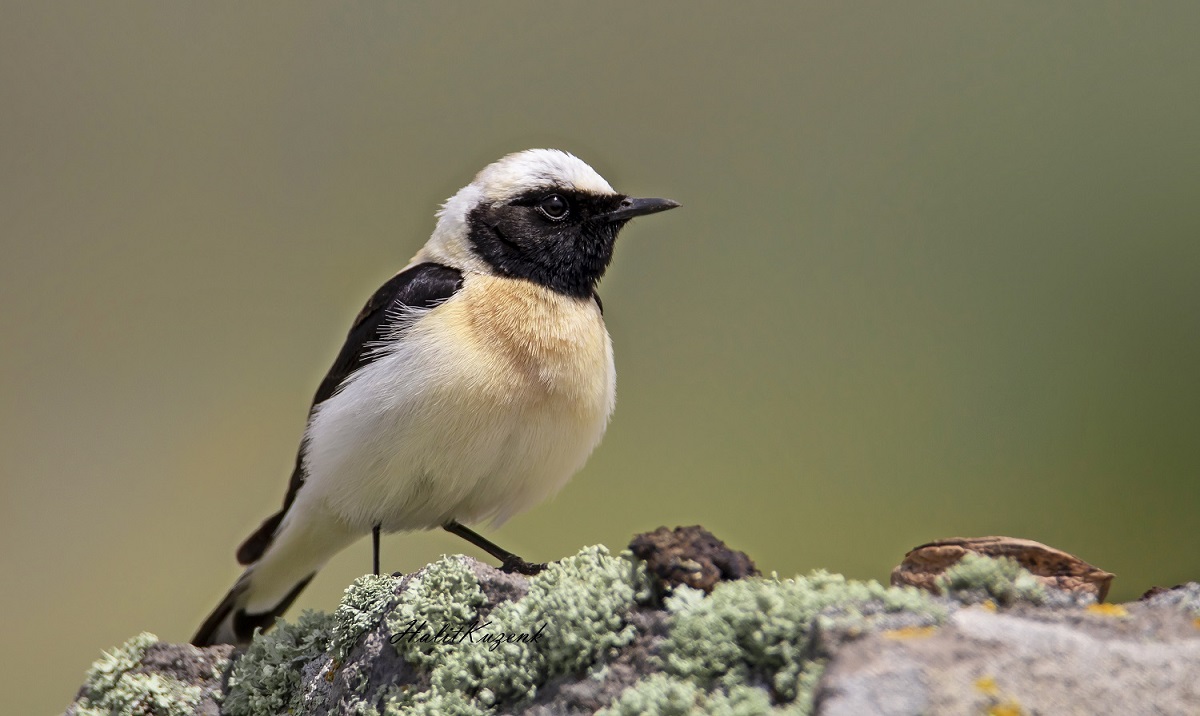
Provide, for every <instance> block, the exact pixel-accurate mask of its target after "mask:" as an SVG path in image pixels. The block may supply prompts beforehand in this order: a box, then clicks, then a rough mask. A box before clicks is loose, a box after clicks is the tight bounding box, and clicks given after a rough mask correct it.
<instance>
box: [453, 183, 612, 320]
mask: <svg viewBox="0 0 1200 716" xmlns="http://www.w3.org/2000/svg"><path fill="white" fill-rule="evenodd" d="M622 202H625V203H626V204H627V203H628V202H629V199H627V198H626V197H624V196H622V195H620V194H609V195H596V194H589V193H585V192H578V191H566V190H563V189H556V188H548V189H545V190H540V191H532V192H527V193H525V194H522V195H521V196H519V197H517V198H515V199H512V200H509V201H507V202H504V203H499V204H491V205H483V206H480V207H477V208H476V209H475V210H474V211H472V212H471V214H470V216H469V217H468V218H467V225H468V230H469V231H470V241H471V244H472V245H473V246H474V249H475V252H476V253H477V254H478V255H479V256H480V258H482V259H483V260H484V261H486V262H487V263H488V264H489V265H490V266H491V267H492V268H493V269H495V270H496V273H498V274H500V275H501V276H508V277H511V278H523V279H528V280H530V281H533V282H534V283H537V284H540V285H542V286H546V287H547V288H550V289H552V290H554V291H557V292H559V293H563V294H566V295H568V296H574V297H576V298H587V297H588V296H591V295H592V294H593V293H594V292H595V289H596V284H597V283H598V282H599V281H600V278H601V277H602V276H603V275H604V271H605V270H606V269H607V268H608V265H609V263H610V262H611V261H612V254H613V245H614V244H615V243H616V240H617V234H618V233H619V232H620V230H621V227H622V226H624V225H625V223H626V222H627V221H628V220H629V218H630V217H625V216H617V217H613V216H611V215H612V214H614V213H615V212H619V211H620V209H621V207H622Z"/></svg>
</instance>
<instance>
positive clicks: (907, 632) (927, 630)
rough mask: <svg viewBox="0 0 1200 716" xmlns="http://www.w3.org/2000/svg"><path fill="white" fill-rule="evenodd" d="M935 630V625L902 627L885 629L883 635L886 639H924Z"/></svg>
mask: <svg viewBox="0 0 1200 716" xmlns="http://www.w3.org/2000/svg"><path fill="white" fill-rule="evenodd" d="M935 631H937V627H931V626H923V627H904V628H902V629H892V630H891V631H885V632H884V633H883V636H884V637H886V638H888V639H924V638H925V637H927V636H932V635H933V633H934V632H935Z"/></svg>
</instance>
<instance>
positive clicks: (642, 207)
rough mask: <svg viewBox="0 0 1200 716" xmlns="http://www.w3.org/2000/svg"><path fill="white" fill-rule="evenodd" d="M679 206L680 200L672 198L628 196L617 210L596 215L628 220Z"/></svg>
mask: <svg viewBox="0 0 1200 716" xmlns="http://www.w3.org/2000/svg"><path fill="white" fill-rule="evenodd" d="M677 206H679V202H677V201H671V200H670V199H633V198H628V199H625V200H624V201H622V202H621V205H620V206H619V207H617V209H616V210H615V211H610V212H608V213H607V214H601V215H600V216H598V217H596V218H598V219H600V220H601V221H628V220H629V219H632V218H633V217H635V216H645V215H646V214H657V213H658V212H660V211H666V210H667V209H674V208H675V207H677Z"/></svg>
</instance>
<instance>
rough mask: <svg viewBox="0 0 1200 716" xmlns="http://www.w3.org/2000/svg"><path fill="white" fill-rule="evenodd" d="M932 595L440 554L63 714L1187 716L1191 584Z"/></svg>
mask: <svg viewBox="0 0 1200 716" xmlns="http://www.w3.org/2000/svg"><path fill="white" fill-rule="evenodd" d="M680 559H688V557H687V555H686V554H682V555H681V556H680ZM937 591H938V592H939V594H931V593H928V592H924V591H920V590H917V589H914V588H911V587H903V588H897V587H885V586H883V585H881V584H878V583H876V582H860V581H855V580H848V579H846V578H844V577H842V576H840V575H836V574H829V573H826V572H822V571H816V572H813V573H811V574H809V575H806V576H802V577H796V578H793V579H779V578H776V577H769V578H763V577H747V578H743V579H738V580H736V581H717V582H716V583H714V584H713V585H712V589H711V592H710V593H706V592H705V591H703V590H699V589H692V588H689V587H687V586H684V585H682V584H680V585H677V586H675V587H674V588H673V590H672V593H671V595H670V596H668V597H666V599H665V600H660V599H659V597H660V596H661V595H662V594H663V592H661V591H659V590H658V589H657V588H656V586H655V583H654V578H653V577H652V576H651V575H650V573H649V570H648V569H647V567H646V565H645V563H643V562H642V561H640V560H638V559H636V558H635V557H634V556H633V555H632V554H631V553H628V552H627V553H624V554H621V555H613V554H610V553H609V552H608V550H606V549H605V548H603V547H590V548H586V549H584V550H582V551H581V552H580V553H579V554H577V555H574V556H572V557H569V558H567V559H564V560H562V561H560V562H558V563H555V564H552V565H550V566H549V567H548V568H547V569H546V570H545V571H543V572H542V573H541V574H539V575H537V576H536V577H532V578H527V577H524V576H520V575H512V574H506V573H503V572H501V571H499V570H496V569H494V568H492V567H490V566H487V565H485V564H483V563H481V562H478V561H476V560H473V559H470V558H467V557H461V556H454V557H445V558H443V559H441V560H438V561H437V562H434V563H433V564H430V565H428V566H427V567H425V568H424V569H422V570H420V571H418V572H415V573H413V574H409V575H395V576H366V577H362V578H360V579H358V580H356V581H355V582H354V584H352V585H350V587H349V588H347V590H346V593H345V596H344V597H343V599H342V602H341V604H340V605H339V606H338V608H337V609H336V610H335V611H334V612H332V613H331V614H321V613H313V612H306V613H304V614H301V615H299V617H298V618H297V619H296V620H295V621H294V622H283V621H282V620H281V622H280V623H279V624H278V625H276V627H275V628H274V629H273V630H272V631H269V632H267V633H262V634H258V635H256V636H255V638H254V640H253V642H252V643H251V645H250V647H249V648H248V649H247V650H245V651H244V652H242V653H240V654H237V653H231V648H230V647H210V648H207V649H197V648H195V647H192V646H189V645H173V644H162V643H159V642H157V640H156V639H155V638H154V637H153V636H152V635H149V634H143V635H139V636H138V637H135V638H134V639H131V640H130V641H129V642H128V643H126V644H125V645H123V646H122V647H120V648H118V649H116V650H114V651H113V652H112V653H109V654H105V655H104V656H103V657H102V658H101V659H100V660H98V661H97V662H96V664H95V665H94V666H93V668H92V669H91V670H90V671H89V672H88V676H87V682H86V683H85V684H84V686H83V688H82V689H80V692H79V696H78V698H77V700H76V702H75V703H74V704H72V705H71V707H70V708H69V709H68V712H67V713H68V714H76V715H79V716H99V715H100V714H105V715H107V716H149V715H150V714H156V715H166V716H183V715H184V714H207V715H209V716H216V714H217V713H218V711H219V712H220V713H223V714H228V715H229V716H268V715H269V716H277V715H280V714H295V715H300V714H305V715H313V716H323V715H324V714H350V715H356V716H399V715H400V714H429V715H431V716H432V715H434V714H450V715H454V714H458V715H462V716H484V715H489V716H490V715H500V714H527V715H537V716H558V715H560V714H569V715H570V714H594V713H603V714H605V715H606V716H623V715H625V714H714V715H715V714H720V715H722V716H735V715H737V716H743V715H744V716H749V715H751V714H780V715H788V716H809V715H812V714H816V715H825V714H835V715H837V714H856V715H857V714H904V715H908V714H913V715H915V714H929V715H931V716H938V715H939V714H959V713H996V714H1000V713H1114V712H1116V713H1165V714H1175V713H1179V714H1183V713H1191V712H1190V711H1187V710H1182V711H1181V710H1179V709H1180V708H1184V707H1183V706H1181V705H1184V704H1194V703H1200V691H1198V689H1200V686H1198V685H1197V683H1198V682H1196V681H1195V679H1194V675H1195V674H1196V673H1200V585H1198V584H1189V585H1184V586H1182V587H1179V588H1176V589H1173V590H1170V591H1167V592H1162V593H1160V594H1158V595H1157V596H1154V597H1151V598H1149V599H1148V600H1146V601H1143V602H1138V603H1135V604H1129V605H1109V604H1097V603H1096V601H1095V599H1094V597H1092V596H1091V595H1081V594H1075V593H1070V592H1065V591H1062V590H1057V589H1054V588H1052V587H1047V586H1046V585H1045V584H1044V583H1040V582H1039V581H1038V580H1036V579H1034V578H1033V576H1032V575H1031V574H1030V573H1029V572H1028V571H1026V570H1025V569H1023V568H1022V567H1020V566H1019V565H1018V564H1017V563H1016V562H1014V561H1012V560H1008V559H992V558H989V557H983V556H972V557H969V558H967V559H962V560H961V561H959V562H958V563H956V564H955V565H954V566H953V567H952V568H951V569H948V570H945V571H944V572H943V573H942V574H941V575H940V576H939V579H938V589H937ZM1189 700H1190V701H1189ZM1154 709H1157V711H1155V710H1154ZM989 710H990V711H989Z"/></svg>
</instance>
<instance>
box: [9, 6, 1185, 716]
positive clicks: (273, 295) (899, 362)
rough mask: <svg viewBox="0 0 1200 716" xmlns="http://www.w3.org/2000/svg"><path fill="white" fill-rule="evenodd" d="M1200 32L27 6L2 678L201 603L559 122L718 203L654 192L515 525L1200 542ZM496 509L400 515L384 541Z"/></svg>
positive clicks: (599, 538) (21, 39)
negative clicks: (377, 324) (596, 380)
mask: <svg viewBox="0 0 1200 716" xmlns="http://www.w3.org/2000/svg"><path fill="white" fill-rule="evenodd" d="M1197 27H1200V5H1197V4H1195V3H1179V4H1170V3H1154V4H1137V3H1125V4H1108V3H1100V2H1079V3H1050V4H1046V3H1024V4H1015V3H1003V4H985V3H958V2H944V3H928V2H924V3H853V4H851V3H835V2H830V3H824V4H804V5H798V4H789V5H783V4H780V5H766V4H755V5H747V4H737V5H734V4H717V3H707V4H706V3H695V2H688V3H674V4H666V3H656V4H642V3H625V4H602V3H586V4H585V3H578V4H550V3H541V4H532V3H495V4H487V5H484V4H467V3H441V4H436V5H435V4H426V5H401V4H398V3H388V4H382V3H374V4H368V3H338V4H332V3H331V4H325V5H301V4H296V3H273V4H266V3H256V4H253V5H248V6H247V5H232V4H229V5H219V4H210V3H194V4H188V3H121V4H119V5H114V4H78V3H72V4H49V3H5V4H4V8H3V10H0V134H2V140H0V225H2V227H3V228H2V231H0V250H2V255H0V301H2V303H3V311H2V312H0V341H2V349H0V380H2V381H3V402H2V411H0V478H2V482H0V489H2V491H3V492H2V494H0V510H2V513H0V517H2V520H0V530H2V531H3V532H2V534H3V551H2V554H3V568H4V577H3V580H2V582H3V584H4V587H3V591H2V597H0V599H2V601H0V613H2V614H3V615H4V617H3V619H4V625H3V628H4V635H5V637H6V641H7V644H8V646H9V648H8V649H6V650H5V656H4V657H3V658H4V660H5V662H4V664H3V665H2V668H0V680H3V682H5V683H4V686H3V690H2V691H0V693H4V694H5V695H6V697H8V698H10V699H12V698H15V699H16V702H15V703H12V702H10V703H9V706H8V708H9V709H10V710H11V712H12V713H53V712H55V711H57V710H59V709H61V708H62V707H63V706H65V705H66V703H67V702H68V701H69V700H70V698H71V696H72V694H73V692H74V689H75V688H76V687H77V686H78V684H79V683H80V682H81V680H82V678H83V672H84V670H85V669H86V668H87V666H88V665H89V663H90V662H91V661H92V660H93V659H94V658H96V657H97V656H98V655H99V653H100V650H101V649H103V648H107V647H109V646H111V645H113V644H117V643H119V642H121V641H123V640H124V639H125V638H127V637H129V636H131V635H133V634H135V633H137V632H138V631H140V630H150V631H153V632H155V633H156V634H158V635H159V636H160V637H162V638H164V639H168V640H185V639H187V638H188V637H189V636H190V635H191V633H192V631H193V629H194V628H195V627H196V625H197V623H198V622H199V620H200V619H201V618H202V617H203V616H204V615H205V614H206V613H207V611H208V610H209V608H211V607H212V606H213V605H214V604H215V603H216V601H217V600H218V599H219V598H220V596H221V595H222V594H223V593H224V591H225V589H226V588H227V587H228V586H229V585H230V583H231V582H232V581H233V579H234V578H235V577H236V575H237V574H238V569H237V567H236V566H235V562H234V559H233V550H234V548H235V547H236V545H237V544H238V543H239V542H240V540H241V539H242V538H243V537H244V536H246V535H247V534H248V533H249V531H250V530H251V529H252V528H253V527H255V526H256V525H257V524H258V523H259V521H260V520H261V519H262V518H264V517H266V516H267V515H268V514H270V513H271V512H272V511H274V510H275V509H276V507H277V505H278V503H279V502H280V500H281V499H282V495H283V491H284V487H285V484H286V481H287V477H288V474H289V470H290V467H291V461H292V460H293V456H294V453H295V449H296V446H297V442H298V439H299V437H300V434H301V430H302V428H303V425H304V419H305V415H306V411H307V408H308V401H309V400H310V398H311V396H312V393H313V391H314V390H315V387H316V384H317V382H318V381H319V380H320V378H321V376H322V375H323V374H324V371H325V369H326V368H327V367H328V365H329V364H330V362H331V361H332V359H333V357H334V355H335V353H336V351H337V349H338V348H339V346H340V343H341V339H342V337H343V336H344V334H345V331H346V328H347V327H348V325H349V322H350V320H351V319H352V318H353V316H354V315H355V312H356V311H357V310H358V308H359V307H360V305H361V304H362V302H363V301H364V300H365V299H366V297H367V296H368V295H370V293H371V292H372V291H373V290H374V288H375V287H376V286H377V285H378V284H379V283H381V282H382V281H383V280H385V279H386V278H388V277H389V276H391V275H392V274H393V272H395V271H396V270H397V268H399V267H400V266H402V265H403V264H404V263H405V262H406V260H407V259H408V258H409V256H411V255H412V254H413V253H414V252H415V251H416V250H417V248H418V247H419V246H420V245H421V244H422V242H423V241H424V238H425V237H426V236H428V234H429V231H430V229H431V228H432V226H433V212H434V210H435V209H436V208H437V206H438V205H439V203H440V202H441V201H442V200H444V199H445V198H446V197H447V196H449V195H450V194H452V193H453V192H454V191H455V190H457V189H458V188H459V187H460V186H462V185H463V184H465V183H467V182H468V181H470V179H471V177H472V176H473V175H474V173H475V172H476V171H477V170H478V169H480V168H481V167H483V166H484V165H485V164H486V163H488V162H490V161H492V160H493V159H496V158H498V157H499V156H501V155H503V154H505V153H507V152H510V151H514V150H519V149H524V148H528V147H539V146H550V147H559V148H563V149H567V150H570V151H572V152H574V153H576V154H578V155H579V156H580V157H582V158H583V159H584V160H585V161H588V162H590V163H592V164H593V166H595V167H596V168H597V169H598V170H599V171H600V172H601V173H602V174H604V175H605V176H606V177H607V178H608V179H609V180H610V181H611V182H612V183H613V184H614V186H616V187H617V188H618V189H620V190H622V191H625V192H629V193H635V194H642V195H660V196H668V197H671V198H674V199H677V200H679V201H681V202H682V203H683V205H684V208H683V209H680V210H678V211H675V212H672V213H670V214H666V215H663V216H656V217H653V218H650V219H644V220H639V221H637V222H635V224H634V225H633V226H631V227H630V228H628V229H627V230H626V232H625V233H624V234H623V238H622V242H621V245H620V246H619V248H618V252H617V259H616V263H615V265H614V267H613V269H612V270H611V272H610V273H609V276H608V278H606V280H605V282H604V285H603V287H602V293H603V296H604V299H605V305H606V309H607V318H608V321H609V327H610V331H611V332H612V334H613V339H614V341H615V344H616V351H617V365H618V372H619V376H620V380H619V391H618V392H619V400H618V408H617V412H616V416H615V418H614V421H613V423H612V425H611V427H610V429H609V432H608V435H607V437H606V439H605V441H604V443H603V445H602V446H601V447H600V449H599V450H598V452H597V453H596V454H595V455H594V456H593V458H592V460H591V462H590V463H589V464H588V466H587V468H586V469H585V470H584V471H583V472H582V473H580V474H579V475H578V476H577V477H576V478H575V479H574V481H572V483H571V484H570V485H569V486H568V488H567V489H566V490H565V491H564V492H563V493H562V494H561V495H560V496H559V497H558V498H557V499H556V500H554V501H553V502H550V503H547V504H544V505H542V506H540V507H538V508H537V509H535V510H533V511H531V512H529V513H527V514H525V515H522V516H520V517H518V518H516V519H514V520H513V521H512V522H511V523H509V524H508V525H506V526H505V527H504V528H503V529H501V530H499V531H498V532H494V533H490V534H491V536H493V537H495V538H496V540H497V541H499V542H500V543H502V544H504V545H506V546H508V547H509V548H511V549H514V550H516V551H517V552H519V553H521V554H523V555H525V556H527V557H530V558H534V559H539V560H547V559H554V558H557V557H560V556H563V555H566V554H568V553H571V552H573V551H574V550H576V549H577V548H579V547H580V546H582V545H585V544H593V543H597V542H603V543H607V544H609V545H611V546H613V547H614V548H620V547H621V546H622V545H624V544H625V543H626V542H627V541H628V539H629V538H630V536H631V535H633V534H634V533H635V532H638V531H641V530H645V529H649V528H653V527H656V526H658V525H661V524H666V525H677V524H692V523H702V524H704V525H706V526H707V527H709V528H710V529H712V530H713V531H714V532H715V533H716V534H717V535H718V536H720V537H722V538H724V539H726V540H727V541H728V542H729V543H730V544H732V545H733V546H735V547H738V548H741V549H744V550H746V551H747V552H749V553H750V554H751V555H752V556H753V557H754V558H755V559H756V560H757V562H758V564H759V565H760V566H761V567H762V568H763V569H764V570H765V571H767V572H770V571H772V570H775V571H778V572H779V573H780V574H782V575H791V574H794V573H797V572H803V571H807V570H809V569H812V568H815V567H824V568H828V569H831V570H836V571H841V572H845V573H847V574H849V575H852V576H855V577H873V578H877V579H886V578H887V575H888V571H889V569H890V568H891V567H892V566H893V565H894V564H896V563H897V562H898V560H899V559H900V558H901V557H902V555H903V554H904V552H905V551H906V550H907V549H908V548H910V547H912V546H914V545H916V544H918V543H920V542H922V541H925V540H929V539H933V538H939V537H948V536H954V535H960V536H979V535H988V534H1005V535H1013V536H1020V537H1027V538H1032V539H1036V540H1041V541H1044V542H1047V543H1049V544H1051V545H1054V546H1057V547H1059V548H1062V549H1066V550H1068V551H1071V552H1074V553H1076V554H1078V555H1080V556H1081V557H1083V558H1084V559H1087V560H1089V561H1091V562H1093V563H1095V564H1097V565H1099V566H1101V567H1103V568H1105V569H1108V570H1110V571H1113V572H1116V573H1117V574H1118V578H1117V581H1116V582H1115V585H1114V591H1113V596H1114V597H1115V598H1116V599H1119V600H1120V599H1129V598H1132V597H1135V596H1137V595H1138V594H1139V593H1140V592H1141V591H1142V590H1144V589H1146V588H1147V587H1149V586H1151V585H1155V584H1159V585H1171V584H1175V583H1177V582H1180V581H1184V580H1188V579H1197V578H1200V549H1198V547H1200V539H1198V538H1197V508H1198V507H1200V481H1198V479H1197V478H1198V477H1200V439H1198V437H1200V379H1198V378H1197V368H1198V367H1200V43H1197V42H1196V28H1197ZM464 549H466V550H470V548H469V547H467V546H466V545H465V544H464V543H461V542H460V541H458V540H456V539H455V538H453V537H450V536H449V535H445V534H440V533H438V534H419V535H405V536H393V537H389V538H387V539H386V541H385V544H384V560H385V566H386V568H387V569H390V570H405V571H407V570H412V569H414V568H416V567H418V566H420V565H423V564H425V563H426V562H428V561H430V560H432V559H434V558H436V557H437V556H438V555H440V554H442V553H444V552H458V551H463V550H464ZM471 553H472V554H477V553H476V552H474V551H471ZM369 564H370V557H369V544H368V542H366V541H364V542H362V543H360V544H359V545H357V546H355V547H354V548H352V549H351V550H348V551H347V552H346V553H344V554H342V555H341V556H340V557H338V558H337V559H336V561H334V562H333V563H331V564H330V565H329V566H328V567H327V568H326V569H325V570H324V571H323V572H322V573H321V574H320V576H319V577H318V578H317V579H316V581H315V582H314V583H313V584H312V586H311V587H310V588H309V589H308V591H307V592H306V593H305V594H304V596H303V597H302V598H301V600H300V602H299V605H298V606H299V607H301V608H309V607H312V608H321V609H330V608H332V607H333V606H334V605H335V604H336V602H337V599H338V595H339V594H340V592H341V590H342V589H343V587H344V586H345V585H346V584H347V583H349V582H350V581H351V580H352V579H353V578H354V577H355V576H357V575H359V574H360V573H362V572H363V571H364V570H366V569H367V568H368V566H369ZM293 613H295V612H293Z"/></svg>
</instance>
